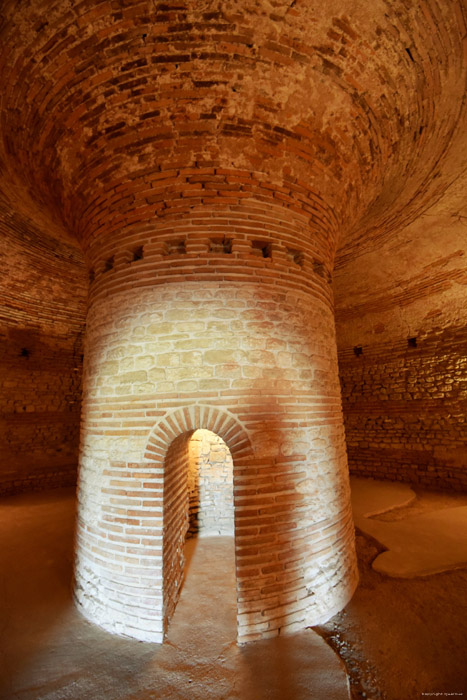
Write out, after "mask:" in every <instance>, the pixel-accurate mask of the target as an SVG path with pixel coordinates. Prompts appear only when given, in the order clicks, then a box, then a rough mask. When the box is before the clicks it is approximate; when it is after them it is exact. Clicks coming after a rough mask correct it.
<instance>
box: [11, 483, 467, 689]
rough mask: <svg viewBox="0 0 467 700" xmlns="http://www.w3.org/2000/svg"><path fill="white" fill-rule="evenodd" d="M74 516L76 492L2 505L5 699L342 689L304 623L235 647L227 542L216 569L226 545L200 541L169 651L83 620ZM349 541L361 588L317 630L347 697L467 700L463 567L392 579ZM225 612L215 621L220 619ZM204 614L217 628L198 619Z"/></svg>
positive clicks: (424, 506)
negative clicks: (207, 547) (74, 584)
mask: <svg viewBox="0 0 467 700" xmlns="http://www.w3.org/2000/svg"><path fill="white" fill-rule="evenodd" d="M466 501H467V496H466V495H464V496H459V495H452V496H451V495H448V494H433V493H429V492H417V498H416V500H415V501H414V502H413V503H412V504H410V505H409V506H405V507H404V508H401V509H399V510H394V511H392V512H391V513H386V514H384V515H381V516H378V518H382V519H383V518H384V519H398V518H402V517H410V516H411V515H413V514H415V513H422V512H427V511H430V510H433V509H434V510H436V509H439V508H446V507H453V506H454V507H455V506H456V505H459V506H463V505H465V503H466ZM73 522H74V498H73V494H72V493H71V492H70V491H56V492H49V493H48V494H34V495H31V496H19V497H12V498H10V499H1V500H0V640H1V643H0V698H1V699H2V700H87V699H88V698H89V699H90V700H100V699H101V698H102V699H103V700H104V699H105V700H146V699H147V698H152V699H154V700H156V699H157V700H198V698H199V700H214V699H215V700H220V699H221V698H222V699H225V700H229V699H230V698H232V699H235V700H263V699H264V700H298V699H299V700H332V699H333V698H343V697H346V696H347V692H346V690H345V685H346V683H345V674H344V673H343V671H342V667H341V666H340V665H339V663H338V660H337V659H336V657H335V655H334V654H333V653H332V652H331V651H330V649H329V647H328V646H327V645H326V644H325V643H324V642H323V641H322V640H320V639H318V640H316V635H314V634H312V633H311V631H310V632H309V633H307V632H305V633H304V634H303V635H302V636H301V637H300V636H295V635H294V636H293V637H289V638H282V639H279V640H277V641H276V642H274V644H271V645H264V648H261V647H260V646H258V645H257V644H253V645H249V646H248V647H247V648H245V647H243V648H242V649H240V650H239V648H238V647H237V646H236V645H235V599H234V596H235V593H234V585H233V581H234V570H233V555H232V552H231V551H230V550H229V546H227V547H226V548H224V556H225V559H224V560H223V565H222V572H223V573H222V575H221V576H219V575H218V574H216V573H215V570H214V562H215V560H216V559H218V558H219V556H220V551H217V550H216V549H215V548H214V549H213V550H212V551H211V554H209V552H207V551H205V552H204V554H203V548H202V547H200V548H198V547H197V548H196V550H195V552H194V553H193V557H192V561H191V564H190V570H189V576H187V584H186V586H187V591H188V592H189V591H190V589H189V587H188V586H189V585H193V586H194V588H193V589H192V593H193V592H194V595H192V594H190V596H191V599H195V600H196V601H197V604H196V605H195V606H194V607H193V606H191V608H188V609H185V610H184V605H185V603H186V600H183V599H181V600H180V603H179V606H178V608H177V611H176V613H175V616H177V614H178V622H177V619H176V617H175V616H174V619H173V626H172V627H171V630H170V632H169V637H168V640H167V644H165V645H164V646H163V647H157V648H156V649H155V647H154V645H146V644H142V643H139V642H135V641H133V640H128V639H123V638H119V637H114V636H111V635H109V634H107V633H106V632H104V631H103V630H100V629H99V628H97V627H95V626H94V625H91V624H89V623H88V622H87V621H86V620H84V619H83V618H82V617H81V616H80V615H79V614H78V613H77V612H76V610H75V609H74V607H73V605H72V602H71V595H70V578H71V570H72V559H73ZM221 544H222V543H219V545H221ZM357 549H358V555H359V562H360V571H361V583H360V586H359V588H358V589H357V592H356V594H355V596H354V598H353V600H352V601H351V603H350V604H349V605H348V606H347V608H346V609H345V610H344V611H343V612H342V613H339V614H338V615H336V616H335V617H334V618H333V619H332V620H330V621H329V622H328V623H327V624H326V625H323V626H322V627H320V628H319V629H318V630H316V631H318V632H319V634H320V635H321V636H322V637H324V638H325V639H326V640H327V642H328V643H329V644H330V645H331V647H332V648H333V649H335V650H336V651H337V653H338V654H339V655H340V657H341V658H342V659H343V661H344V663H345V664H346V667H347V671H348V673H349V676H350V679H351V689H352V694H353V698H354V699H356V698H369V699H371V700H415V698H422V697H427V696H423V693H431V694H434V693H439V694H444V693H450V694H451V695H450V697H455V695H454V694H455V693H459V694H460V693H463V694H464V695H465V696H467V570H465V569H462V570H458V571H454V572H450V573H443V574H437V575H432V576H426V577H423V578H417V579H392V578H388V577H387V576H384V575H382V574H379V573H378V572H376V571H374V570H373V569H372V568H371V562H372V561H373V559H374V558H375V557H376V556H377V555H378V553H379V552H380V551H381V549H382V548H381V546H380V545H378V543H376V542H375V541H374V540H372V539H371V538H370V537H369V536H367V535H363V534H362V533H357ZM229 551H230V554H229ZM196 557H198V564H200V566H199V567H198V568H199V570H203V568H204V569H205V568H206V567H207V568H208V569H210V570H212V580H210V582H209V583H208V585H206V581H205V579H204V582H203V581H202V580H199V581H198V582H197V581H196V580H195V579H193V577H192V573H193V572H194V571H195V570H196ZM199 557H201V559H200V558H199ZM203 557H208V559H206V560H203ZM209 557H211V559H209ZM190 571H191V573H190ZM221 584H222V585H221ZM224 584H225V586H224ZM216 586H217V587H218V588H217V593H216V596H221V598H217V600H218V603H217V607H216V606H212V605H211V606H209V602H208V601H207V599H206V598H205V597H204V596H205V594H206V593H207V594H210V592H211V590H212V589H213V587H216ZM219 601H221V602H219ZM210 608H211V613H209V614H208V611H209V609H210ZM219 609H221V610H222V615H221V616H220V615H219V614H217V613H216V610H219ZM199 613H201V618H199V617H198V622H196V614H199ZM212 614H213V615H214V618H212V617H211V622H209V620H208V619H206V620H205V619H204V618H208V617H209V615H212ZM193 616H195V617H193ZM200 620H201V622H200ZM213 620H214V621H213ZM220 620H222V624H220ZM203 624H204V627H203ZM197 625H198V627H197ZM199 625H201V626H199ZM312 683H316V684H317V685H315V686H314V687H313V685H312ZM320 684H321V685H320ZM438 697H443V695H438ZM457 697H459V696H457Z"/></svg>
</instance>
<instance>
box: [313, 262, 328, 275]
mask: <svg viewBox="0 0 467 700" xmlns="http://www.w3.org/2000/svg"><path fill="white" fill-rule="evenodd" d="M313 272H316V274H317V275H319V276H320V277H325V276H326V269H325V267H324V264H323V263H322V262H320V261H319V260H313Z"/></svg>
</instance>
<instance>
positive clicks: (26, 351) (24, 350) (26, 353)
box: [20, 348, 29, 357]
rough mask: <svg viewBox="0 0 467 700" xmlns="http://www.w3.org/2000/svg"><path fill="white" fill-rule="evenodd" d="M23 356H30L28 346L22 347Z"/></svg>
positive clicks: (21, 353)
mask: <svg viewBox="0 0 467 700" xmlns="http://www.w3.org/2000/svg"><path fill="white" fill-rule="evenodd" d="M20 355H21V357H29V350H28V349H27V348H21V352H20Z"/></svg>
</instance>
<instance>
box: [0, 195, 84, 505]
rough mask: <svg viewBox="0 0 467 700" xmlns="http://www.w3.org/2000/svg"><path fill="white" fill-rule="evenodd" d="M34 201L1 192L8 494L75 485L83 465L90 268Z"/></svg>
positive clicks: (2, 430) (1, 405) (0, 359)
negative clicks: (18, 205)
mask: <svg viewBox="0 0 467 700" xmlns="http://www.w3.org/2000/svg"><path fill="white" fill-rule="evenodd" d="M24 203H25V199H24V197H23V205H24ZM29 204H30V208H29V211H28V212H26V211H24V213H22V214H18V213H16V214H12V213H11V201H9V200H8V199H7V198H6V197H5V196H4V195H3V196H0V259H1V261H2V284H1V285H0V286H1V299H2V303H1V308H0V396H1V398H0V435H1V446H0V452H1V460H0V461H1V470H0V494H11V493H17V492H21V491H25V490H32V489H33V490H36V489H43V488H54V487H57V486H64V485H72V484H75V483H76V473H77V467H78V444H79V415H80V402H81V371H82V353H83V338H84V326H85V311H86V308H85V305H86V293H87V279H86V277H87V276H86V270H85V267H84V261H83V256H82V253H81V251H80V249H79V247H78V246H77V245H76V243H75V241H73V239H70V237H69V236H66V234H64V232H63V231H61V230H60V229H59V228H58V227H57V226H54V225H53V223H52V222H50V221H47V220H46V221H45V222H43V225H41V221H40V212H38V211H37V207H35V206H34V205H33V204H32V203H29Z"/></svg>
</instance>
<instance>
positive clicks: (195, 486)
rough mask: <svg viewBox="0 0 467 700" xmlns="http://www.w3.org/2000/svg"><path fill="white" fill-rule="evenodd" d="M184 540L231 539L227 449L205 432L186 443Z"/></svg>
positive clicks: (230, 466)
mask: <svg viewBox="0 0 467 700" xmlns="http://www.w3.org/2000/svg"><path fill="white" fill-rule="evenodd" d="M188 457H189V466H188V498H189V528H188V533H187V537H195V536H200V537H202V536H205V537H212V536H215V535H231V536H233V535H234V504H233V463H232V456H231V454H230V452H229V448H228V447H227V445H226V444H225V442H224V441H223V440H221V438H220V437H218V436H217V435H215V434H214V433H212V432H210V431H208V430H196V431H195V432H194V433H193V435H192V437H191V439H190V443H189V455H188Z"/></svg>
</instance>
